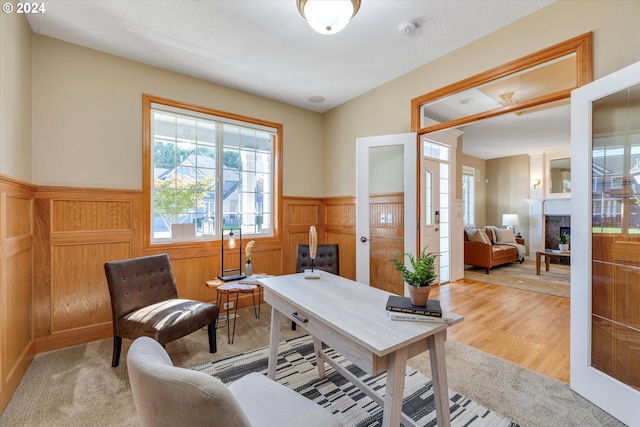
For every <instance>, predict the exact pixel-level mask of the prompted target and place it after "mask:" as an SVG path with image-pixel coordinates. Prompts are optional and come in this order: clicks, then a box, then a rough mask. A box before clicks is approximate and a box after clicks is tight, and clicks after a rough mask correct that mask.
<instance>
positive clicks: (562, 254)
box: [536, 249, 571, 276]
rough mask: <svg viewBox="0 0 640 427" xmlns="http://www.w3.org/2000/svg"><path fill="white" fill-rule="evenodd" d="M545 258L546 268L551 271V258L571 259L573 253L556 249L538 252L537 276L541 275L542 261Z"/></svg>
mask: <svg viewBox="0 0 640 427" xmlns="http://www.w3.org/2000/svg"><path fill="white" fill-rule="evenodd" d="M543 256H544V262H545V264H546V265H545V267H546V269H545V270H546V271H549V264H550V263H551V257H552V256H559V257H565V258H571V252H561V251H557V250H555V249H545V250H543V251H538V252H536V274H537V275H538V276H539V275H540V261H541V258H542V257H543Z"/></svg>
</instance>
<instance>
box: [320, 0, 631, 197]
mask: <svg viewBox="0 0 640 427" xmlns="http://www.w3.org/2000/svg"><path fill="white" fill-rule="evenodd" d="M638 22H640V2H638V1H565V0H561V1H559V2H557V3H554V4H552V5H550V6H548V7H545V8H544V9H542V10H540V11H538V12H536V13H534V14H532V15H530V16H527V17H525V18H523V19H521V20H519V21H517V22H515V23H513V24H511V25H509V26H507V27H504V28H502V29H500V30H498V31H496V32H494V33H492V34H489V35H487V36H485V37H483V38H482V39H480V40H477V41H475V42H473V43H470V44H468V45H466V46H464V47H462V48H460V49H458V50H456V51H455V52H452V53H450V54H448V55H445V56H443V57H442V58H440V59H438V60H436V61H433V62H431V63H429V64H426V65H424V66H422V67H420V68H418V69H416V70H414V71H412V72H410V73H407V74H405V75H403V76H402V77H399V78H398V79H396V80H393V81H391V82H389V83H387V84H385V85H383V86H380V87H378V88H376V89H374V90H372V91H370V92H368V93H366V94H364V95H362V96H360V97H358V98H356V99H354V100H352V101H350V102H347V103H345V104H343V105H341V106H339V107H337V108H335V109H333V110H332V111H330V112H328V113H325V126H324V132H325V140H324V145H325V146H324V150H325V151H324V154H325V158H324V160H325V165H326V167H325V171H326V173H325V175H324V194H325V196H342V195H353V194H355V187H356V176H355V169H354V167H353V165H355V140H356V138H358V137H361V136H371V135H383V134H391V133H403V132H409V131H410V102H411V99H413V98H415V97H418V96H420V95H423V94H425V93H428V92H430V91H433V90H436V89H439V88H441V87H443V86H445V85H448V84H451V83H455V82H457V81H459V80H462V79H464V78H466V77H470V76H472V75H475V74H478V73H480V72H483V71H486V70H489V69H491V68H493V67H496V66H498V65H501V64H504V63H506V62H509V61H512V60H515V59H518V58H521V57H523V56H525V55H528V54H531V53H534V52H537V51H539V50H542V49H544V48H546V47H548V46H551V45H554V44H557V43H560V42H563V41H565V40H568V39H571V38H573V37H576V36H579V35H581V34H584V33H587V32H589V31H592V32H593V37H594V40H593V41H594V43H593V50H594V69H593V71H594V77H595V78H599V77H602V76H604V75H607V74H609V73H611V72H613V71H616V70H618V69H620V68H623V67H625V66H627V65H630V64H632V63H634V62H637V61H640V48H639V47H638V40H640V25H638ZM428 48H429V47H428V45H427V46H425V49H428ZM457 198H460V194H458V195H457Z"/></svg>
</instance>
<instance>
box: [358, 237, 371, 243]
mask: <svg viewBox="0 0 640 427" xmlns="http://www.w3.org/2000/svg"><path fill="white" fill-rule="evenodd" d="M368 240H371V239H367V238H366V237H364V236H362V237H361V238H360V241H361V242H362V243H367V241H368Z"/></svg>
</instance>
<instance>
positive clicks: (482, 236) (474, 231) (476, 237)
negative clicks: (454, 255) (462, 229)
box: [467, 228, 491, 245]
mask: <svg viewBox="0 0 640 427" xmlns="http://www.w3.org/2000/svg"><path fill="white" fill-rule="evenodd" d="M467 237H468V238H469V241H470V242H473V243H484V244H485V245H490V244H491V242H490V241H489V236H487V233H485V231H484V230H481V229H479V228H471V229H469V230H467Z"/></svg>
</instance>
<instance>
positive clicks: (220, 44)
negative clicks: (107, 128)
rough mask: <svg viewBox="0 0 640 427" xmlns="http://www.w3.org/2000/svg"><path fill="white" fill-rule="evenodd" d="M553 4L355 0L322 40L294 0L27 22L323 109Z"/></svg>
mask: <svg viewBox="0 0 640 427" xmlns="http://www.w3.org/2000/svg"><path fill="white" fill-rule="evenodd" d="M553 2H554V0H525V1H518V0H510V1H504V0H490V1H481V0H475V1H470V0H465V1H455V0H445V1H437V0H422V1H421V0H413V1H402V0H386V1H385V0H362V5H361V7H360V10H359V11H358V13H357V15H356V16H355V17H354V18H353V19H352V20H351V22H350V24H349V25H348V26H347V28H346V29H345V30H343V31H342V32H340V33H338V34H335V35H331V36H325V35H321V34H318V33H316V32H314V31H313V30H312V29H311V28H310V27H309V26H308V24H307V23H306V21H305V20H304V19H303V18H302V16H300V14H299V13H298V10H297V8H296V3H295V1H294V0H287V1H282V0H281V1H269V0H255V1H242V0H236V1H220V0H218V1H190V0H181V1H152V0H130V1H123V0H115V1H102V0H93V1H87V0H82V1H76V0H47V2H46V12H45V13H42V14H31V15H28V17H27V18H28V20H29V23H30V25H31V28H32V29H33V31H34V32H35V33H38V34H43V35H46V36H50V37H53V38H56V39H60V40H64V41H67V42H70V43H74V44H77V45H80V46H85V47H88V48H92V49H96V50H99V51H102V52H106V53H110V54H113V55H117V56H121V57H124V58H129V59H132V60H135V61H139V62H142V63H145V64H150V65H154V66H157V67H161V68H164V69H167V70H171V71H175V72H178V73H182V74H185V75H189V76H193V77H196V78H200V79H203V80H206V81H210V82H213V83H218V84H221V85H224V86H228V87H231V88H235V89H239V90H242V91H245V92H248V93H252V94H256V95H260V96H263V97H266V98H269V99H273V100H277V101H281V102H284V103H287V104H291V105H294V106H297V107H301V108H305V109H309V110H311V111H316V112H325V111H327V110H329V109H331V108H333V107H336V106H338V105H340V104H342V103H344V102H346V101H349V100H350V99H353V98H355V97H357V96H359V95H361V94H363V93H365V92H367V91H369V90H371V89H373V88H375V87H377V86H380V85H382V84H384V83H385V82H388V81H390V80H392V79H394V78H396V77H399V76H401V75H403V74H405V73H407V72H409V71H411V70H413V69H415V68H417V67H419V66H421V65H423V64H426V63H428V62H430V61H433V60H434V59H436V58H438V57H441V56H443V55H445V54H447V53H449V52H451V51H453V50H455V49H458V48H460V47H461V46H464V45H466V44H468V43H470V42H472V41H474V40H476V39H478V38H480V37H482V36H484V35H486V34H489V33H491V32H493V31H496V30H497V29H499V28H501V27H503V26H505V25H508V24H510V23H512V22H514V21H516V20H518V19H520V18H522V17H524V16H526V15H528V14H530V13H533V12H535V11H537V10H539V9H541V8H543V7H545V6H547V5H549V4H551V3H553ZM406 21H412V22H415V23H416V24H417V29H416V31H415V32H414V33H413V34H410V35H404V34H402V33H401V32H400V31H399V25H400V24H401V23H403V22H406ZM310 97H323V98H324V101H323V102H320V103H314V102H311V101H309V98H310ZM470 154H472V153H470ZM472 155H475V154H472Z"/></svg>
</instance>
